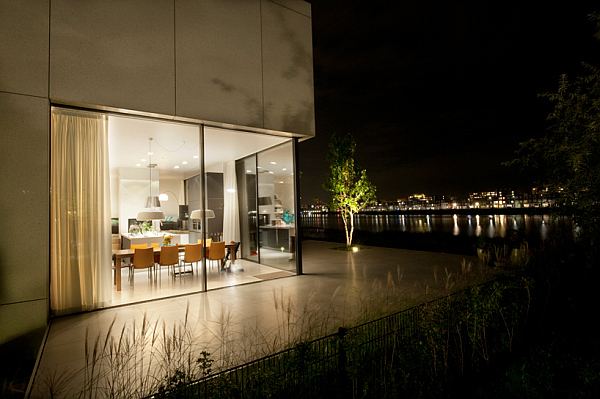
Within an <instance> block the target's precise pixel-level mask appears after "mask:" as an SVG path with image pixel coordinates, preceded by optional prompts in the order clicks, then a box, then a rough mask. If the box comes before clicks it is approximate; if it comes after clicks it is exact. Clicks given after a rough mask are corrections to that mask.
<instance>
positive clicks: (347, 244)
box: [342, 211, 352, 247]
mask: <svg viewBox="0 0 600 399" xmlns="http://www.w3.org/2000/svg"><path fill="white" fill-rule="evenodd" d="M347 217H348V216H347V214H346V212H344V211H342V219H343V220H344V233H346V247H349V246H350V244H349V243H348V242H349V241H350V242H351V241H352V239H351V238H350V240H349V239H348V221H347V220H346V219H347Z"/></svg>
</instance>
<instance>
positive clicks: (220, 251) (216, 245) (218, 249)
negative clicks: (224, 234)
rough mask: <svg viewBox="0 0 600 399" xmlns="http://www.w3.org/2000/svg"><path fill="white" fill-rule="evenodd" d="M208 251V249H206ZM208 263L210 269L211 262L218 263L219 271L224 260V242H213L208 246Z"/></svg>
mask: <svg viewBox="0 0 600 399" xmlns="http://www.w3.org/2000/svg"><path fill="white" fill-rule="evenodd" d="M207 249H208V248H207ZM207 258H208V261H209V263H210V266H211V269H212V262H213V261H219V269H220V268H221V266H222V265H223V258H225V241H219V242H213V243H211V244H210V254H208V255H207Z"/></svg>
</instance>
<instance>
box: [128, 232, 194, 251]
mask: <svg viewBox="0 0 600 399" xmlns="http://www.w3.org/2000/svg"><path fill="white" fill-rule="evenodd" d="M163 234H170V235H172V236H173V239H172V240H171V243H173V244H188V243H189V236H188V234H187V233H185V234H177V233H172V232H169V231H161V232H160V233H158V234H152V235H148V236H143V235H136V236H134V235H131V234H129V233H121V248H123V249H129V248H131V245H133V244H136V245H139V244H147V245H148V246H150V244H152V243H161V242H163Z"/></svg>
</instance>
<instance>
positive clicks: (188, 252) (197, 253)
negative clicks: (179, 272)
mask: <svg viewBox="0 0 600 399" xmlns="http://www.w3.org/2000/svg"><path fill="white" fill-rule="evenodd" d="M201 260H202V244H188V245H186V246H185V251H184V256H183V259H182V260H180V261H179V263H180V266H181V265H183V268H184V270H185V265H187V264H189V265H190V266H191V268H192V274H193V273H194V263H195V264H196V271H197V270H198V262H200V261H201Z"/></svg>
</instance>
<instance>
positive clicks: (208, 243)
mask: <svg viewBox="0 0 600 399" xmlns="http://www.w3.org/2000/svg"><path fill="white" fill-rule="evenodd" d="M203 241H204V244H203V245H206V259H208V257H209V255H210V246H211V244H212V238H206V239H204V240H202V239H201V238H198V244H202V242H203Z"/></svg>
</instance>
